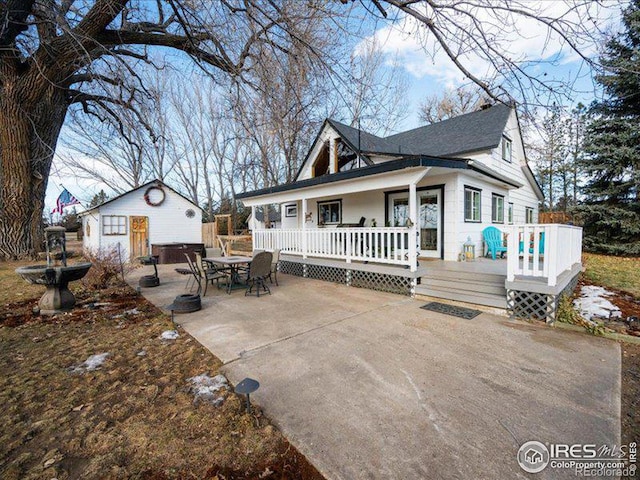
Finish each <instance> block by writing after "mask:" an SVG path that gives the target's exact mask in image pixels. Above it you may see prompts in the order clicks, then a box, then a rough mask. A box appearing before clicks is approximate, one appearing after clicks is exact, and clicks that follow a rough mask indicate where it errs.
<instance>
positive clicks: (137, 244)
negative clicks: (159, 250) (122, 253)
mask: <svg viewBox="0 0 640 480" xmlns="http://www.w3.org/2000/svg"><path fill="white" fill-rule="evenodd" d="M130 222H131V228H130V232H131V233H130V235H131V250H130V253H129V260H130V261H131V260H134V259H135V258H137V257H144V256H146V255H149V217H130Z"/></svg>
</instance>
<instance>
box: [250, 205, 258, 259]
mask: <svg viewBox="0 0 640 480" xmlns="http://www.w3.org/2000/svg"><path fill="white" fill-rule="evenodd" d="M251 219H252V220H253V231H252V235H251V244H252V245H251V246H252V247H253V250H256V237H257V236H258V235H257V234H256V230H257V228H256V206H255V205H251Z"/></svg>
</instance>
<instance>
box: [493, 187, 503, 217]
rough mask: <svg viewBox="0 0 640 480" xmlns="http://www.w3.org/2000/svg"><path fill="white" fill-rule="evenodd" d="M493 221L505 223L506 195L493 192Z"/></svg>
mask: <svg viewBox="0 0 640 480" xmlns="http://www.w3.org/2000/svg"><path fill="white" fill-rule="evenodd" d="M491 221H492V222H493V223H504V197H503V196H502V195H498V194H497V193H492V194H491Z"/></svg>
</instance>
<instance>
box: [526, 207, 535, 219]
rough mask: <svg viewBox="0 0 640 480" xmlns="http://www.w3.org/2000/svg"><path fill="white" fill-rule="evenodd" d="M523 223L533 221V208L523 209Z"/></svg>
mask: <svg viewBox="0 0 640 480" xmlns="http://www.w3.org/2000/svg"><path fill="white" fill-rule="evenodd" d="M525 223H533V208H531V207H526V209H525Z"/></svg>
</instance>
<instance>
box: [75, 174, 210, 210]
mask: <svg viewBox="0 0 640 480" xmlns="http://www.w3.org/2000/svg"><path fill="white" fill-rule="evenodd" d="M152 185H159V186H162V187H165V188H166V189H168V190H171V191H172V192H173V193H175V194H176V195H178V196H179V197H182V198H184V199H185V200H186V201H187V202H189V203H190V204H191V205H193V206H194V207H196V208H198V209H200V210H202V207H201V206H200V205H197V204H195V203H193V201H192V200H190V199H188V198H187V197H185V196H184V195H182V194H181V193H180V192H178V191H177V190H174V189H173V188H171V187H170V186H169V185H167V184H166V183H164V182H163V181H162V180H159V179H157V178H156V179H155V180H151V181H150V182H147V183H145V184H144V185H140V186H139V187H135V188H132V189H131V190H128V191H126V192H124V193H121V194H120V195H118V196H116V197H113V198H110V199H109V200H107V201H106V202H102V203H101V204H100V205H96V206H95V207H91V208H88V209H86V210H85V211H84V212H81V213H79V214H78V215H79V216H82V215H86V214H87V213H89V212H93V211H94V210H98V209H99V208H102V207H104V206H105V205H107V204H109V203H111V202H115V201H116V200H119V199H120V198H122V197H124V196H125V195H128V194H130V193H132V192H135V191H136V190H140V189H142V188H148V187H150V186H152Z"/></svg>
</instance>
